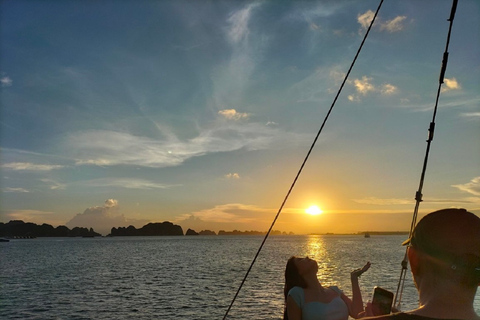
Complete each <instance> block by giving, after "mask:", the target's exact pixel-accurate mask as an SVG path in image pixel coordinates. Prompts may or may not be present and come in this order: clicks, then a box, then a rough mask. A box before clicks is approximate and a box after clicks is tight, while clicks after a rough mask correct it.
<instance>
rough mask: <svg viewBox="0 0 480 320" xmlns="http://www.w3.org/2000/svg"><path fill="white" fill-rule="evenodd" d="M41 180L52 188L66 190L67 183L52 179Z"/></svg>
mask: <svg viewBox="0 0 480 320" xmlns="http://www.w3.org/2000/svg"><path fill="white" fill-rule="evenodd" d="M40 181H42V182H44V183H46V184H48V185H49V188H50V190H64V189H65V188H66V187H67V185H66V184H64V183H60V182H57V181H55V180H52V179H40Z"/></svg>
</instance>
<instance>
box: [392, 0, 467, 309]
mask: <svg viewBox="0 0 480 320" xmlns="http://www.w3.org/2000/svg"><path fill="white" fill-rule="evenodd" d="M457 3H458V0H453V3H452V9H451V10H450V18H449V19H448V20H447V21H450V26H449V28H448V35H447V42H446V45H445V52H444V53H443V60H442V68H441V70H440V77H439V79H438V89H437V97H436V99H435V107H434V108H433V116H432V121H431V122H430V126H429V128H428V139H427V149H426V151H425V158H424V160H423V168H422V174H421V176H420V184H419V187H418V191H417V192H416V193H415V208H414V210H413V217H412V224H411V226H410V233H409V237H411V236H412V234H413V230H414V228H415V225H416V223H417V217H418V208H419V207H420V202H422V201H423V200H422V197H423V194H422V190H423V183H424V180H425V173H426V171H427V163H428V155H429V153H430V144H431V143H432V140H433V134H434V131H435V117H436V116H437V109H438V100H439V98H440V92H441V88H442V84H443V80H444V77H445V71H446V70H447V63H448V46H449V45H450V35H451V33H452V26H453V19H454V18H455V12H456V10H457ZM407 267H408V257H407V250H405V255H404V257H403V260H402V271H401V272H400V278H399V281H398V286H397V292H396V294H395V300H394V302H393V305H394V306H395V307H396V308H397V309H399V308H400V305H401V302H402V295H403V288H404V286H405V278H406V274H407Z"/></svg>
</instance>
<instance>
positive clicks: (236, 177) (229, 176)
mask: <svg viewBox="0 0 480 320" xmlns="http://www.w3.org/2000/svg"><path fill="white" fill-rule="evenodd" d="M225 178H227V179H240V175H239V174H238V173H227V174H226V175H225Z"/></svg>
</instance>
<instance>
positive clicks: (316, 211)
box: [305, 206, 323, 216]
mask: <svg viewBox="0 0 480 320" xmlns="http://www.w3.org/2000/svg"><path fill="white" fill-rule="evenodd" d="M305 212H306V213H308V214H310V215H312V216H316V215H319V214H321V213H323V211H322V209H320V208H319V207H318V206H310V207H308V208H307V209H305Z"/></svg>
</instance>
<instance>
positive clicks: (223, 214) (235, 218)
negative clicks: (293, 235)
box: [179, 203, 273, 224]
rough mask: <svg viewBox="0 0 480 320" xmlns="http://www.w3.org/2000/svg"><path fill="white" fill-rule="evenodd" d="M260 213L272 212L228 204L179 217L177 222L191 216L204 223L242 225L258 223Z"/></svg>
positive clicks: (271, 211) (250, 206)
mask: <svg viewBox="0 0 480 320" xmlns="http://www.w3.org/2000/svg"><path fill="white" fill-rule="evenodd" d="M260 213H269V214H272V213H273V210H271V209H265V208H261V207H258V206H255V205H246V204H240V203H230V204H224V205H217V206H215V207H213V208H209V209H205V210H200V211H197V212H194V213H193V214H188V215H183V216H181V217H179V220H184V219H189V218H190V217H192V216H193V217H195V218H197V219H200V220H202V221H205V222H221V223H238V224H244V223H249V222H254V221H260V217H259V216H258V215H259V214H260ZM257 219H258V220H257Z"/></svg>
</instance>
